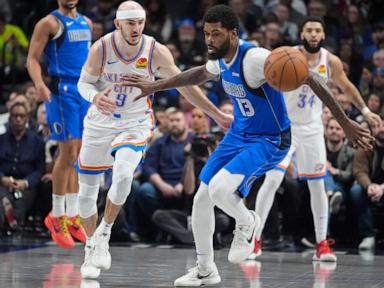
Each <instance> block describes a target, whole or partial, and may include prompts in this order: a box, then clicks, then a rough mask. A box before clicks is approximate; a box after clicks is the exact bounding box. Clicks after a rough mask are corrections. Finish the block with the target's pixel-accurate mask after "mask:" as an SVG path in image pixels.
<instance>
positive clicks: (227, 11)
mask: <svg viewBox="0 0 384 288" xmlns="http://www.w3.org/2000/svg"><path fill="white" fill-rule="evenodd" d="M217 22H220V23H221V26H222V27H224V28H227V29H229V30H232V29H236V30H237V31H239V19H238V18H237V16H236V14H235V12H233V10H232V9H231V8H230V7H229V6H227V5H215V6H213V7H212V8H210V9H209V10H208V11H207V12H206V13H205V15H204V19H203V23H217Z"/></svg>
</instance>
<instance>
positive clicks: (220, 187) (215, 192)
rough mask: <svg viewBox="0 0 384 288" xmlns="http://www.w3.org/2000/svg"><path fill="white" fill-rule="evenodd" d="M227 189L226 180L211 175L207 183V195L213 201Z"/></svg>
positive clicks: (218, 198)
mask: <svg viewBox="0 0 384 288" xmlns="http://www.w3.org/2000/svg"><path fill="white" fill-rule="evenodd" d="M227 189H228V187H227V185H226V181H225V180H224V179H220V177H213V178H212V180H211V182H209V185H208V191H209V196H210V197H211V199H212V201H213V202H215V203H217V201H218V200H220V198H221V197H223V195H224V193H225V191H226V190H227Z"/></svg>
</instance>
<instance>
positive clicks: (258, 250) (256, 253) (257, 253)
mask: <svg viewBox="0 0 384 288" xmlns="http://www.w3.org/2000/svg"><path fill="white" fill-rule="evenodd" d="M260 255H261V240H257V239H255V247H253V252H252V254H251V255H249V256H248V258H247V259H248V260H255V259H256V258H257V257H259V256H260Z"/></svg>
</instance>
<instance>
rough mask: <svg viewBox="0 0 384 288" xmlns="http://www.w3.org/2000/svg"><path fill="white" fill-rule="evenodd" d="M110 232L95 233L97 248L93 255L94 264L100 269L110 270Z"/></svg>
mask: <svg viewBox="0 0 384 288" xmlns="http://www.w3.org/2000/svg"><path fill="white" fill-rule="evenodd" d="M110 237H111V234H110V233H95V236H94V244H95V249H94V251H93V253H92V254H93V255H92V264H93V265H94V266H95V267H97V268H100V269H103V270H109V268H111V254H110V253H109V238H110Z"/></svg>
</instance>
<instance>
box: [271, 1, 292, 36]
mask: <svg viewBox="0 0 384 288" xmlns="http://www.w3.org/2000/svg"><path fill="white" fill-rule="evenodd" d="M273 13H275V15H276V16H277V19H278V21H279V23H280V26H281V28H282V33H283V35H284V38H285V39H286V40H287V41H288V42H291V43H295V42H296V40H297V36H298V27H297V24H296V23H294V22H290V21H289V18H290V17H289V6H288V5H287V4H284V3H281V2H280V3H279V4H278V5H277V6H276V8H275V10H274V11H273Z"/></svg>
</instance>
